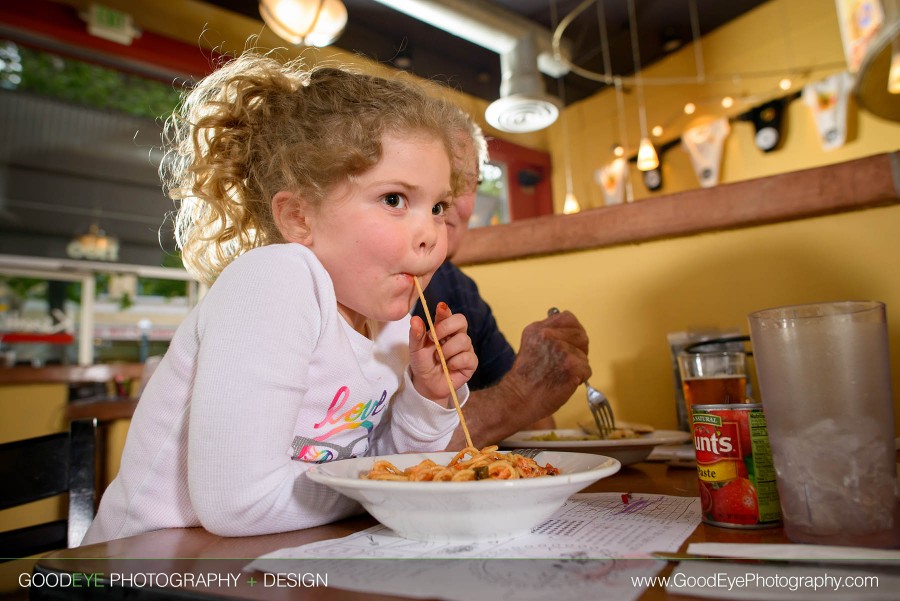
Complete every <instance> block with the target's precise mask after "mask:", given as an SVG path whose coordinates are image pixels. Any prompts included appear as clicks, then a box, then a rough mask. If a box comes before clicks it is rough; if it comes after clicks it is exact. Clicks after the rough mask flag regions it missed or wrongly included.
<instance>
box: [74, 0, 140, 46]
mask: <svg viewBox="0 0 900 601" xmlns="http://www.w3.org/2000/svg"><path fill="white" fill-rule="evenodd" d="M87 23H88V33H90V34H91V35H95V36H97V37H98V38H103V39H105V40H110V41H112V42H118V43H119V44H124V45H125V46H130V45H131V41H132V40H133V39H134V38H135V37H137V36H138V34H139V32H138V30H137V29H136V28H135V27H134V23H133V21H132V19H131V15H129V14H128V13H123V12H122V11H118V10H115V9H113V8H109V7H108V6H103V5H100V4H91V5H90V7H89V8H88V14H87Z"/></svg>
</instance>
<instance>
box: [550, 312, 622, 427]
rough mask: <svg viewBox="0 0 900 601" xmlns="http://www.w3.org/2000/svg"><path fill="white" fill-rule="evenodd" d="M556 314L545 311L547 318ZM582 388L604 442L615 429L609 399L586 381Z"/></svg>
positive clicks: (614, 419) (614, 420) (614, 418)
mask: <svg viewBox="0 0 900 601" xmlns="http://www.w3.org/2000/svg"><path fill="white" fill-rule="evenodd" d="M557 313H559V309H557V308H556V307H551V308H550V310H549V311H547V316H548V317H549V316H550V315H556V314H557ZM584 387H585V389H587V402H588V407H589V408H590V410H591V416H592V417H593V418H594V423H595V424H596V425H597V433H598V434H599V436H600V438H601V439H603V440H606V439H607V438H609V437H610V435H611V434H612V433H613V430H615V429H616V416H615V415H614V414H613V410H612V405H610V404H609V399H608V398H606V395H605V394H603V393H602V392H600V391H599V390H597V389H596V388H594V387H593V386H591V383H590V382H588V381H587V380H585V381H584Z"/></svg>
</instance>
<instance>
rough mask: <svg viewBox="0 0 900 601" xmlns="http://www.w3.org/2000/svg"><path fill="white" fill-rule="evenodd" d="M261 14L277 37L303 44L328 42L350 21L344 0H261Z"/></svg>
mask: <svg viewBox="0 0 900 601" xmlns="http://www.w3.org/2000/svg"><path fill="white" fill-rule="evenodd" d="M259 14H260V15H261V16H262V19H263V21H265V23H266V25H268V27H269V29H271V30H272V31H274V32H275V34H276V35H278V37H280V38H282V39H284V40H286V41H288V42H290V43H291V44H297V45H303V46H318V47H322V46H328V45H329V44H331V43H332V42H334V41H335V40H336V39H338V37H340V35H341V33H343V31H344V27H346V25H347V7H345V6H344V3H343V2H341V0H260V2H259Z"/></svg>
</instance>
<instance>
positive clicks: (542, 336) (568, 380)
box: [448, 311, 591, 449]
mask: <svg viewBox="0 0 900 601" xmlns="http://www.w3.org/2000/svg"><path fill="white" fill-rule="evenodd" d="M587 354H588V336H587V332H586V331H585V330H584V327H583V326H582V325H581V323H579V321H578V319H577V318H576V317H575V316H574V315H573V314H572V313H570V312H568V311H563V312H562V313H557V314H555V315H551V316H549V317H547V318H546V319H544V320H541V321H536V322H534V323H532V324H529V325H528V326H527V327H526V328H525V330H524V331H523V332H522V343H521V345H520V347H519V352H518V354H517V355H516V360H515V363H513V366H512V369H511V370H510V371H509V372H508V373H507V374H506V375H505V376H504V377H503V379H502V380H500V382H499V383H498V384H497V385H496V386H492V387H490V388H486V389H484V390H478V391H474V392H471V393H470V394H469V400H468V402H467V403H466V405H465V407H463V415H464V416H465V418H466V423H467V425H468V427H469V432H470V433H471V435H472V439H473V441H474V442H475V446H477V447H479V448H480V447H482V446H485V445H488V444H493V443H496V442H497V441H500V440H503V439H504V438H506V437H507V436H509V435H511V434H514V433H516V432H518V431H519V430H522V429H524V428H526V427H527V426H529V425H530V424H532V423H534V422H537V421H538V420H541V419H542V418H546V417H548V416H550V415H551V414H553V412H554V411H556V410H557V409H559V408H560V407H561V406H562V405H563V404H564V403H565V402H566V401H568V400H569V398H570V397H571V396H572V394H573V393H574V392H575V389H576V388H578V386H580V385H581V383H582V382H584V380H586V379H588V378H589V377H590V375H591V367H590V364H589V363H588V357H587ZM462 441H463V438H462V435H461V433H459V432H457V433H455V434H454V436H453V439H452V440H451V442H450V445H449V446H448V448H449V449H456V448H457V447H460V442H462ZM463 444H464V443H463Z"/></svg>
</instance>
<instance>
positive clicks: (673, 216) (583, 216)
mask: <svg viewBox="0 0 900 601" xmlns="http://www.w3.org/2000/svg"><path fill="white" fill-rule="evenodd" d="M898 202H900V155H898V152H891V153H886V154H879V155H874V156H870V157H866V158H862V159H857V160H853V161H847V162H845V163H838V164H836V165H828V166H825V167H816V168H814V169H806V170H803V171H795V172H792V173H784V174H780V175H773V176H770V177H764V178H760V179H754V180H747V181H742V182H735V183H732V184H724V185H720V186H716V187H714V188H703V189H698V190H689V191H686V192H679V193H677V194H671V195H668V196H660V197H656V198H650V199H646V200H640V201H637V202H634V203H630V204H622V205H614V206H609V207H600V208H597V209H589V210H586V211H582V212H581V213H576V214H574V215H552V216H548V217H536V218H533V219H523V220H521V221H514V222H512V223H509V224H504V225H495V226H492V227H482V228H476V229H473V230H471V231H470V232H469V233H468V234H467V236H466V240H465V242H464V243H463V245H462V247H461V248H460V250H459V252H458V253H457V255H456V256H455V257H454V263H456V264H458V265H473V264H478V263H489V262H494V261H508V260H512V259H521V258H525V257H533V256H540V255H548V254H554V253H562V252H571V251H577V250H587V249H592V248H604V247H608V246H616V245H621V244H634V243H637V242H646V241H648V240H659V239H663V238H674V237H679V236H690V235H693V234H698V233H701V232H709V231H720V230H728V229H735V228H743V227H752V226H756V225H763V224H766V223H776V222H780V221H791V220H795V219H804V218H807V217H815V216H818V215H827V214H831V213H841V212H846V211H857V210H861V209H867V208H871V207H877V206H884V205H890V204H896V203H898Z"/></svg>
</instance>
